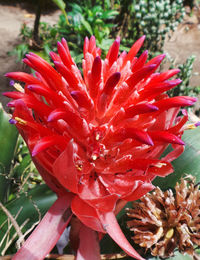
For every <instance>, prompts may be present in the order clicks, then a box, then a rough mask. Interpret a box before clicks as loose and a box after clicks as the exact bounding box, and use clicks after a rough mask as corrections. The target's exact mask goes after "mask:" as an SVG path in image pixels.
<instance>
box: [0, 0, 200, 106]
mask: <svg viewBox="0 0 200 260" xmlns="http://www.w3.org/2000/svg"><path fill="white" fill-rule="evenodd" d="M33 11H34V10H32V9H31V7H30V6H28V7H27V6H25V5H24V4H22V3H21V4H19V2H18V1H15V2H14V3H12V4H11V0H9V1H7V4H6V1H5V0H4V1H1V0H0V101H1V102H2V103H3V105H5V104H6V103H7V101H8V100H7V99H6V98H4V97H2V95H1V93H2V92H4V91H8V90H10V89H11V87H10V86H9V80H8V79H6V78H5V77H4V76H3V75H4V74H5V73H6V72H9V71H18V70H22V69H23V65H20V64H16V62H15V60H16V58H15V57H14V56H9V55H8V52H9V51H12V50H13V47H14V46H16V45H17V44H18V43H20V37H19V32H20V27H21V24H22V23H23V22H26V23H27V24H28V25H33V21H34V12H33ZM59 15H60V11H59V10H56V11H54V12H51V13H50V14H45V15H42V18H41V20H42V21H46V22H50V23H51V24H53V23H56V21H57V20H58V17H59ZM164 51H165V52H167V53H168V54H169V55H170V56H171V57H172V58H174V59H175V62H176V64H180V63H183V62H184V61H185V60H186V59H187V58H188V57H189V56H190V55H192V54H194V55H195V56H196V61H195V63H194V71H193V77H192V80H191V85H192V86H199V85H200V22H199V20H198V19H197V16H193V17H187V18H186V20H185V22H184V23H183V24H182V25H180V26H179V28H178V30H177V31H176V32H175V33H174V34H173V37H172V38H171V39H170V40H167V41H166V42H165V46H164Z"/></svg>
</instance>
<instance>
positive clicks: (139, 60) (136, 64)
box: [132, 50, 148, 72]
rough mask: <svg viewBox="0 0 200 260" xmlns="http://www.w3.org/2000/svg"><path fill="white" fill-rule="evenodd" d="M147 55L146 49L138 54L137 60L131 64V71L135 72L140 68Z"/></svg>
mask: <svg viewBox="0 0 200 260" xmlns="http://www.w3.org/2000/svg"><path fill="white" fill-rule="evenodd" d="M147 57H148V51H147V50H146V51H144V52H143V53H142V54H141V55H140V57H139V58H138V60H137V62H136V63H135V64H134V65H133V68H132V71H133V72H135V71H137V70H139V69H141V68H142V67H143V66H144V64H145V62H146V60H147Z"/></svg>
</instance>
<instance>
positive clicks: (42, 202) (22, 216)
mask: <svg viewBox="0 0 200 260" xmlns="http://www.w3.org/2000/svg"><path fill="white" fill-rule="evenodd" d="M55 200H56V195H55V194H54V193H53V192H52V191H51V190H49V188H48V187H47V186H46V185H40V186H37V187H35V188H33V189H32V190H31V191H29V192H27V194H23V195H21V196H20V197H19V198H17V199H15V200H13V201H10V202H8V203H7V204H5V207H6V208H7V210H8V211H9V212H10V214H11V215H12V216H13V217H15V216H16V215H17V214H18V213H19V215H18V217H17V218H16V220H17V223H18V225H19V226H21V225H22V224H23V223H24V222H25V221H27V224H26V225H25V226H24V228H23V232H25V231H27V230H28V229H30V228H31V227H32V226H33V225H34V223H36V222H37V221H38V220H39V215H41V217H42V216H43V215H44V214H45V213H46V211H47V210H48V209H49V208H50V206H51V205H52V204H53V202H54V201H55ZM0 227H1V228H0V241H2V239H3V237H4V235H5V234H6V232H7V230H8V218H7V216H6V214H5V213H4V212H3V211H2V210H1V209H0ZM15 233H16V230H15V228H14V227H13V226H12V228H11V229H10V231H9V238H12V236H13V235H14V234H15ZM4 246H5V242H3V244H2V245H1V247H0V254H1V252H2V250H3V248H4Z"/></svg>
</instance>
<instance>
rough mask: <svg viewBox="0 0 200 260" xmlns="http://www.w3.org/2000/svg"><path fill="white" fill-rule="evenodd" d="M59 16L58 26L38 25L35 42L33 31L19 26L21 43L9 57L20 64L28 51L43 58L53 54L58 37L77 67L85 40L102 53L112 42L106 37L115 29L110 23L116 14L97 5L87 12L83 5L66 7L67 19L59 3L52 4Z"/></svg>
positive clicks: (75, 4)
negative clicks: (92, 39)
mask: <svg viewBox="0 0 200 260" xmlns="http://www.w3.org/2000/svg"><path fill="white" fill-rule="evenodd" d="M54 2H56V4H57V5H58V7H59V8H60V9H61V10H62V12H63V14H62V15H60V17H59V20H58V23H57V24H55V25H53V26H51V25H50V24H48V23H45V22H40V27H39V37H38V38H39V42H35V41H34V40H33V30H32V29H31V28H30V27H28V26H27V25H26V24H23V26H22V28H21V32H20V35H21V37H22V40H23V41H24V42H25V43H23V44H20V45H18V46H17V47H16V48H15V49H14V50H13V51H12V52H11V54H14V55H17V61H20V60H21V59H22V58H23V57H24V55H25V54H26V53H27V52H29V51H37V52H39V55H40V56H45V57H47V55H48V52H49V50H56V44H57V41H59V40H61V38H62V37H64V38H66V39H67V41H68V44H69V47H70V50H71V53H72V56H73V57H74V59H75V62H77V63H79V62H80V61H81V59H82V57H83V56H82V54H81V53H82V46H83V41H84V38H85V37H86V36H88V37H90V36H92V35H94V36H95V37H96V41H97V44H98V45H99V47H101V48H102V49H103V50H104V51H107V50H108V46H109V45H110V44H111V42H112V41H113V40H111V39H110V40H109V39H108V37H109V35H110V34H111V31H112V29H113V28H114V27H115V25H114V23H112V21H114V19H115V17H116V16H117V14H118V11H117V10H109V9H105V10H104V9H103V7H102V6H101V5H95V6H94V7H91V8H88V6H84V5H83V4H77V3H71V4H68V6H69V8H70V10H69V11H68V15H67V13H66V11H65V9H64V7H65V4H64V2H63V1H60V0H59V1H58V0H55V1H54Z"/></svg>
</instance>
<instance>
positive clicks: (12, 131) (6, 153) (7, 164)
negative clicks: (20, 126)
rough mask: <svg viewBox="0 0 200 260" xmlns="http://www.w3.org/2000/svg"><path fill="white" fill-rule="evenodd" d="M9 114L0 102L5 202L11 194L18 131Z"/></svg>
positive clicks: (0, 192)
mask: <svg viewBox="0 0 200 260" xmlns="http://www.w3.org/2000/svg"><path fill="white" fill-rule="evenodd" d="M9 119H10V117H9V115H8V114H7V113H6V112H5V111H4V110H3V108H2V106H1V104H0V150H1V152H0V201H2V202H5V201H6V200H7V198H8V195H9V190H10V180H9V177H10V175H11V172H12V168H13V157H14V154H15V149H16V143H17V137H18V132H17V130H16V128H15V127H14V126H11V125H10V124H9V122H8V120H9Z"/></svg>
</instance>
